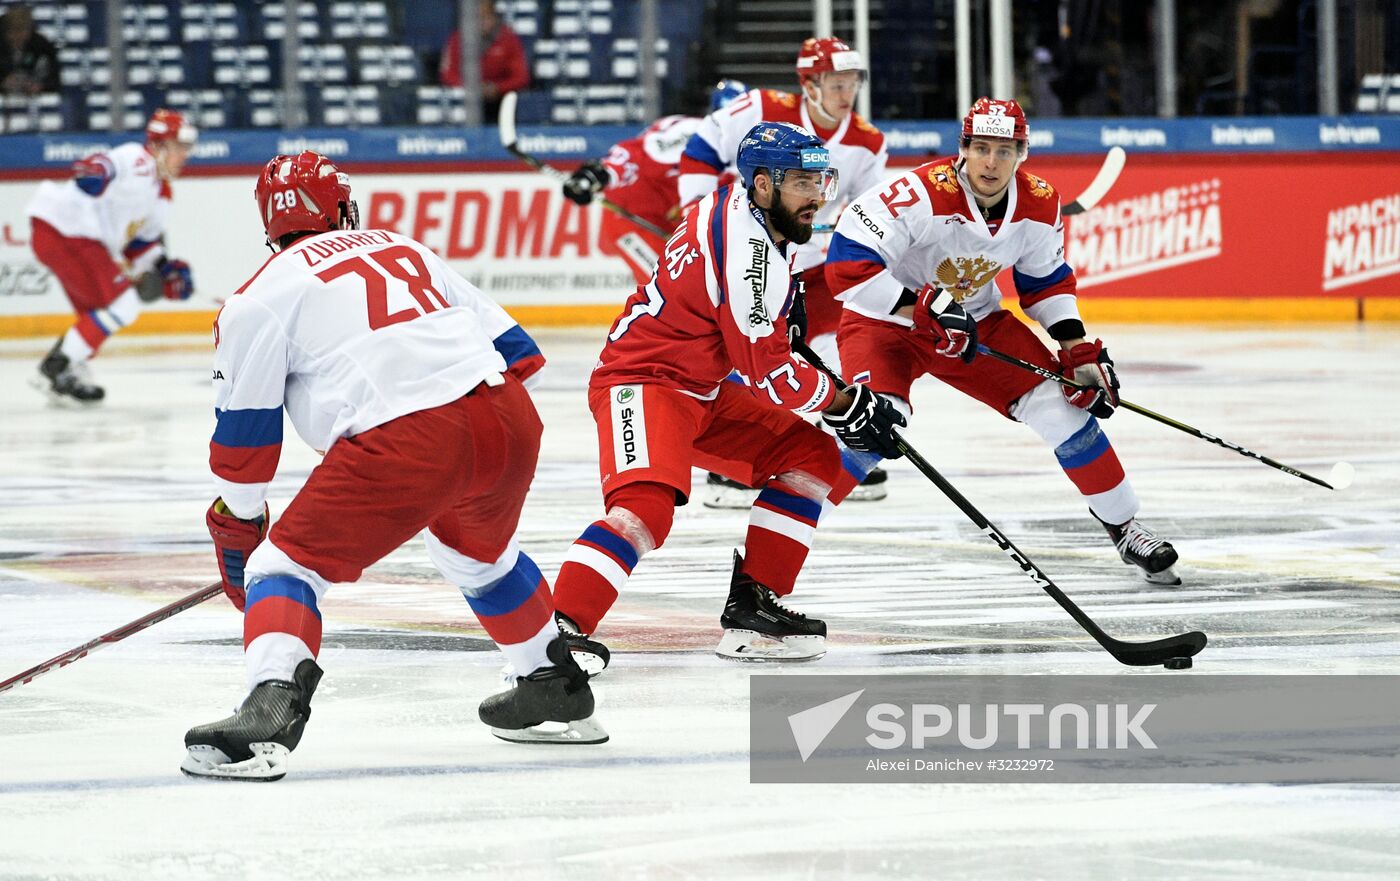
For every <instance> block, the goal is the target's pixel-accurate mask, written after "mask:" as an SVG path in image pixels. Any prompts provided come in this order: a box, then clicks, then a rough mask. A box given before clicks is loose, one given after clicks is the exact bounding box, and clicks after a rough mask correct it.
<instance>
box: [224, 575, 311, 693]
mask: <svg viewBox="0 0 1400 881" xmlns="http://www.w3.org/2000/svg"><path fill="white" fill-rule="evenodd" d="M320 652H321V610H320V609H319V608H318V606H317V603H316V591H314V590H313V589H312V588H311V585H309V584H307V583H306V582H305V581H303V580H301V579H300V578H293V577H292V576H290V575H273V576H270V577H267V578H259V579H257V580H255V581H253V582H252V583H250V584H249V585H248V599H247V604H246V606H245V607H244V612H243V653H244V658H245V660H246V662H247V667H248V688H249V690H250V691H251V690H252V689H253V688H254V687H255V686H256V685H257V684H258V683H260V682H266V681H267V680H269V679H282V680H287V681H290V680H291V679H292V674H293V673H294V672H295V671H296V668H297V664H300V663H301V662H302V661H304V660H306V659H307V658H315V657H316V656H317V655H318V654H320Z"/></svg>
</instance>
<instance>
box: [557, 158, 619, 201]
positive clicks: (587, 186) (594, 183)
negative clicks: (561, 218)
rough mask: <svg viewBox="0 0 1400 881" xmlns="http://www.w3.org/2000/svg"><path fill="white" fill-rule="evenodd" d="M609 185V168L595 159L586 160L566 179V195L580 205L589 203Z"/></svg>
mask: <svg viewBox="0 0 1400 881" xmlns="http://www.w3.org/2000/svg"><path fill="white" fill-rule="evenodd" d="M607 185H608V170H607V169H606V168H604V167H603V163H601V162H598V161H597V160H593V161H590V162H585V163H583V164H582V165H580V166H579V167H578V170H577V171H575V172H574V173H573V174H571V175H569V178H568V180H566V181H564V196H565V198H567V199H569V200H570V201H573V202H577V203H578V204H580V205H588V204H590V203H591V202H592V201H593V197H594V196H596V195H598V193H599V191H601V190H602V189H603V188H604V187H606V186H607Z"/></svg>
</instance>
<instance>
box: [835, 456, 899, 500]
mask: <svg viewBox="0 0 1400 881" xmlns="http://www.w3.org/2000/svg"><path fill="white" fill-rule="evenodd" d="M889 478H890V475H889V473H888V472H886V471H885V469H883V468H881V467H880V466H879V465H876V466H875V467H874V468H873V469H871V471H870V473H869V474H867V475H865V479H864V480H862V481H861V482H860V484H859V485H857V486H856V488H855V489H853V490H851V492H850V494H849V495H847V496H846V501H848V502H878V501H880V500H881V499H883V498H884V497H885V496H887V495H889V494H890V491H889V489H887V488H886V487H885V481H887V480H889Z"/></svg>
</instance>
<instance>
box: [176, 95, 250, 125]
mask: <svg viewBox="0 0 1400 881" xmlns="http://www.w3.org/2000/svg"><path fill="white" fill-rule="evenodd" d="M233 105H234V102H233V100H232V99H231V96H230V95H229V93H226V92H223V91H220V90H219V89H171V90H169V91H167V92H166V93H165V96H164V97H163V98H162V99H161V106H163V107H169V108H171V109H172V110H178V111H180V112H181V113H183V114H185V117H186V118H187V119H189V120H190V121H191V122H193V123H194V124H195V125H197V126H199V127H200V128H206V129H210V128H226V127H228V126H229V125H231V124H233V123H234V122H235V116H234V114H233V112H232V108H233Z"/></svg>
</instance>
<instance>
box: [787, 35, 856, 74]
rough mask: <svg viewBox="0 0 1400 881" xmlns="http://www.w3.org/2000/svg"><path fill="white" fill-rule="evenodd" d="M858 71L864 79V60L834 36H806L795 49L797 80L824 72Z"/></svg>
mask: <svg viewBox="0 0 1400 881" xmlns="http://www.w3.org/2000/svg"><path fill="white" fill-rule="evenodd" d="M843 70H854V71H858V72H859V73H860V75H861V78H862V79H864V77H865V74H866V70H865V62H864V61H863V60H862V59H861V57H860V53H859V52H857V51H856V50H854V49H852V48H851V47H850V46H847V45H846V44H845V42H844V41H842V40H838V39H837V38H835V37H808V38H807V39H806V40H805V41H803V43H802V48H801V49H799V50H798V51H797V81H798V82H799V83H804V84H805V83H806V82H807V81H808V80H813V79H816V78H817V77H819V76H821V75H822V74H824V73H835V72H838V71H843Z"/></svg>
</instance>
